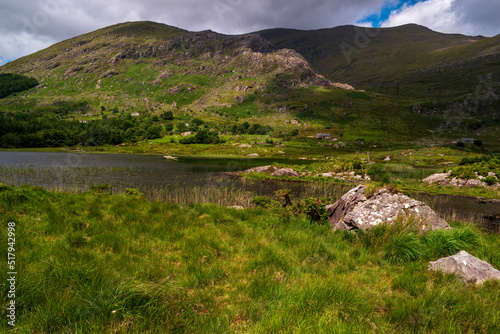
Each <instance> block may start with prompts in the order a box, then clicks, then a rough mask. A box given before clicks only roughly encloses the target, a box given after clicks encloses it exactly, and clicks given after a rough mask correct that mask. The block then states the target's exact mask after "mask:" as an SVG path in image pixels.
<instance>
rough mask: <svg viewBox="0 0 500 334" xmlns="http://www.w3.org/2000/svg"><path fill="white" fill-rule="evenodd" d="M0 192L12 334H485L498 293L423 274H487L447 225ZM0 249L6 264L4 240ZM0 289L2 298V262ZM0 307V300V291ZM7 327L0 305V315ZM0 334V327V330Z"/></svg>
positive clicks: (494, 259) (464, 238) (480, 252)
mask: <svg viewBox="0 0 500 334" xmlns="http://www.w3.org/2000/svg"><path fill="white" fill-rule="evenodd" d="M103 190H104V192H100V191H98V190H97V189H96V190H93V191H90V192H87V193H84V194H68V193H53V192H47V191H45V190H41V189H37V188H26V187H25V188H10V187H5V186H2V187H1V189H0V216H1V217H2V218H1V224H2V226H1V238H2V240H5V241H6V238H7V234H8V222H15V237H16V240H15V241H16V243H15V252H16V268H17V271H18V273H19V274H18V276H17V279H18V280H17V281H16V299H15V301H16V312H17V317H16V328H15V330H11V331H10V332H13V333H63V332H65V333H108V332H113V333H138V332H141V333H184V332H187V333H242V332H243V333H271V332H273V333H320V332H326V333H346V332H349V333H416V332H417V333H457V332H462V333H494V332H496V331H498V330H499V328H500V317H499V314H498V303H499V298H500V294H499V291H500V289H499V284H498V282H489V283H486V284H484V285H483V286H480V287H475V286H472V285H467V284H463V283H461V282H460V281H458V280H457V279H456V278H455V277H454V276H453V275H441V274H438V273H433V272H429V271H428V270H427V265H428V262H429V261H431V260H436V259H437V258H439V257H442V256H447V255H451V254H454V253H456V252H458V251H459V250H462V249H465V250H467V251H469V252H470V253H472V254H473V255H475V256H477V257H479V258H481V259H483V260H485V261H488V262H489V263H491V264H492V265H493V266H495V267H496V268H499V267H500V257H499V254H500V244H499V240H498V237H497V236H496V235H488V234H485V233H483V232H481V231H479V230H478V229H477V228H476V227H474V225H471V224H465V223H460V222H450V223H451V224H452V226H453V230H451V231H448V232H440V231H436V232H431V233H430V234H427V235H425V236H420V235H418V234H415V233H414V232H412V230H411V228H409V227H408V226H407V225H405V224H404V223H403V222H401V223H400V224H398V225H396V226H395V227H381V228H377V229H376V230H374V231H372V232H366V233H357V234H350V233H343V232H333V231H332V230H331V229H330V228H329V226H324V225H318V224H317V223H311V222H310V221H309V218H308V217H307V216H306V215H304V214H302V213H297V214H296V215H295V214H291V213H288V214H284V212H285V211H283V209H279V208H275V209H269V210H265V209H258V208H249V209H245V210H242V211H237V210H234V209H227V208H223V207H217V206H214V205H208V204H204V205H190V206H186V205H170V204H168V203H161V202H149V201H147V200H144V199H141V198H140V194H137V193H135V192H133V191H129V192H128V193H124V194H121V195H109V194H107V193H106V192H105V189H103ZM0 251H1V253H3V254H7V251H8V245H7V242H3V241H2V243H1V246H0ZM2 268H3V269H2V271H1V273H2V274H1V275H0V277H1V281H2V283H1V284H0V285H1V286H2V290H3V291H6V290H7V283H6V276H5V275H6V274H5V273H6V272H7V268H6V261H3V262H2ZM1 298H2V303H3V304H4V305H6V304H7V303H8V302H9V300H8V298H7V295H6V294H5V293H2V295H1ZM0 313H1V314H2V318H3V319H6V309H5V308H2V311H1V312H0ZM0 326H1V328H2V330H5V331H7V330H8V328H9V327H8V325H7V322H6V321H2V322H1V325H0Z"/></svg>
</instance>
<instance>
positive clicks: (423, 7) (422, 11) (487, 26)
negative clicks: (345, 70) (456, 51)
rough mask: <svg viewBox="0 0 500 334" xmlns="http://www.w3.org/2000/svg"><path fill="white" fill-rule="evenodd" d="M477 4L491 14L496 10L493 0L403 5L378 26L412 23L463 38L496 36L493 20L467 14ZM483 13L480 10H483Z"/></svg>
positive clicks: (444, 0) (430, 0) (431, 0)
mask: <svg viewBox="0 0 500 334" xmlns="http://www.w3.org/2000/svg"><path fill="white" fill-rule="evenodd" d="M478 1H481V2H483V3H484V7H483V8H485V7H486V8H490V10H493V12H497V13H498V11H499V10H500V6H499V3H500V2H498V1H496V0H493V1H491V0H477V1H468V2H464V1H461V0H428V1H425V2H418V3H416V4H415V5H413V6H408V5H405V6H403V7H402V8H401V9H400V10H398V11H395V12H393V13H392V14H391V16H390V17H389V19H387V20H386V21H385V22H383V24H382V27H394V26H400V25H403V24H408V23H416V24H420V25H423V26H426V27H428V28H430V29H432V30H435V31H438V32H443V33H461V34H466V35H481V34H482V35H490V36H492V35H496V34H498V33H500V29H498V27H496V24H495V21H491V20H485V17H484V15H483V16H481V15H477V16H476V17H473V16H472V15H470V14H471V13H472V11H473V8H474V7H476V6H478V5H479V4H478V3H477V2H478ZM483 14H484V11H483Z"/></svg>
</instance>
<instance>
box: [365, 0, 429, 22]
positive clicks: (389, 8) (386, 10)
mask: <svg viewBox="0 0 500 334" xmlns="http://www.w3.org/2000/svg"><path fill="white" fill-rule="evenodd" d="M425 1H427V0H398V1H387V2H386V3H385V4H384V6H383V7H382V8H381V9H380V12H379V13H373V14H371V15H368V16H366V17H364V18H362V19H361V20H359V21H358V22H356V23H358V24H360V23H371V24H372V26H373V27H377V28H378V27H380V25H381V24H382V23H384V22H385V21H387V19H388V18H389V17H390V16H391V14H392V13H393V12H396V11H398V10H400V9H401V8H403V6H405V5H407V6H413V5H415V4H416V3H418V2H425Z"/></svg>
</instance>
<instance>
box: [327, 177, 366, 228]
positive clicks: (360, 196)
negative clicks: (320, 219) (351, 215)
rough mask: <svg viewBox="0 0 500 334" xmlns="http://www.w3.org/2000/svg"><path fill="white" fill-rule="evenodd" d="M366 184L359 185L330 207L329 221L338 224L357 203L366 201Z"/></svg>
mask: <svg viewBox="0 0 500 334" xmlns="http://www.w3.org/2000/svg"><path fill="white" fill-rule="evenodd" d="M365 189H366V188H365V186H363V185H361V186H357V187H356V188H354V189H351V190H350V191H348V192H347V193H346V194H344V195H343V196H342V197H340V199H339V200H338V201H337V202H336V203H335V204H333V205H331V206H329V208H328V222H329V223H330V224H333V225H336V224H338V223H339V222H341V221H342V219H343V218H344V216H345V215H346V214H347V213H348V212H350V211H351V210H352V209H354V207H355V206H356V205H358V204H359V203H362V202H364V201H366V195H365Z"/></svg>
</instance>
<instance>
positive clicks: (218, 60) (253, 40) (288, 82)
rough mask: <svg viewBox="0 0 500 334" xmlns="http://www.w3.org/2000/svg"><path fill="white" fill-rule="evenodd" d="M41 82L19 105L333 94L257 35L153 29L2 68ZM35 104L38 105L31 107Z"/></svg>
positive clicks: (61, 48)
mask: <svg viewBox="0 0 500 334" xmlns="http://www.w3.org/2000/svg"><path fill="white" fill-rule="evenodd" d="M9 72H13V73H18V74H23V75H27V76H30V77H34V78H37V79H38V80H39V81H40V83H41V86H39V88H38V90H37V91H36V92H34V93H32V94H31V95H32V99H30V98H28V99H24V101H10V102H11V103H14V104H21V105H22V104H23V103H24V104H26V106H29V105H33V104H35V103H36V104H38V105H40V104H42V105H43V104H46V105H52V104H57V103H60V102H61V101H68V100H72V101H86V102H87V104H88V105H89V106H92V107H93V108H96V107H98V106H99V105H103V104H113V105H116V106H118V107H119V108H131V107H132V106H133V105H138V104H139V105H140V106H142V107H144V108H145V107H147V108H153V109H154V108H155V107H159V106H161V105H164V104H173V103H175V105H176V106H179V107H180V106H183V105H186V106H187V105H190V107H192V108H195V109H196V108H198V109H199V108H202V107H207V106H221V105H222V106H227V105H230V104H231V103H233V102H237V101H239V102H242V101H243V100H244V99H245V96H247V95H249V94H250V93H254V92H256V91H263V90H264V89H265V88H266V87H267V85H269V84H270V83H271V82H272V84H273V85H280V86H284V87H299V86H301V87H307V86H309V85H314V86H333V85H334V84H333V83H332V82H331V81H330V80H327V79H325V78H324V77H323V76H322V75H320V74H318V73H317V72H316V71H315V70H313V69H312V68H311V66H310V65H309V64H308V62H307V61H306V60H305V59H304V58H303V57H302V56H301V55H300V54H298V53H297V52H296V51H293V50H288V49H280V50H278V49H276V48H275V47H274V46H273V45H272V44H271V43H270V42H268V41H267V40H265V39H263V38H262V37H260V36H259V35H256V34H250V35H241V36H227V35H222V34H218V33H215V32H212V31H203V32H188V31H185V30H181V29H177V28H174V27H170V26H166V25H163V24H159V23H153V22H133V23H123V24H118V25H115V26H112V27H108V28H104V29H101V30H98V31H95V32H92V33H89V34H85V35H82V36H78V37H75V38H72V39H69V40H66V41H63V42H60V43H58V44H55V45H53V46H51V47H49V48H47V49H45V50H42V51H39V52H36V53H34V54H32V55H29V56H27V57H23V58H21V59H18V60H16V61H13V62H11V63H8V64H6V65H4V66H2V67H0V73H9ZM34 99H36V101H35V100H34Z"/></svg>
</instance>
